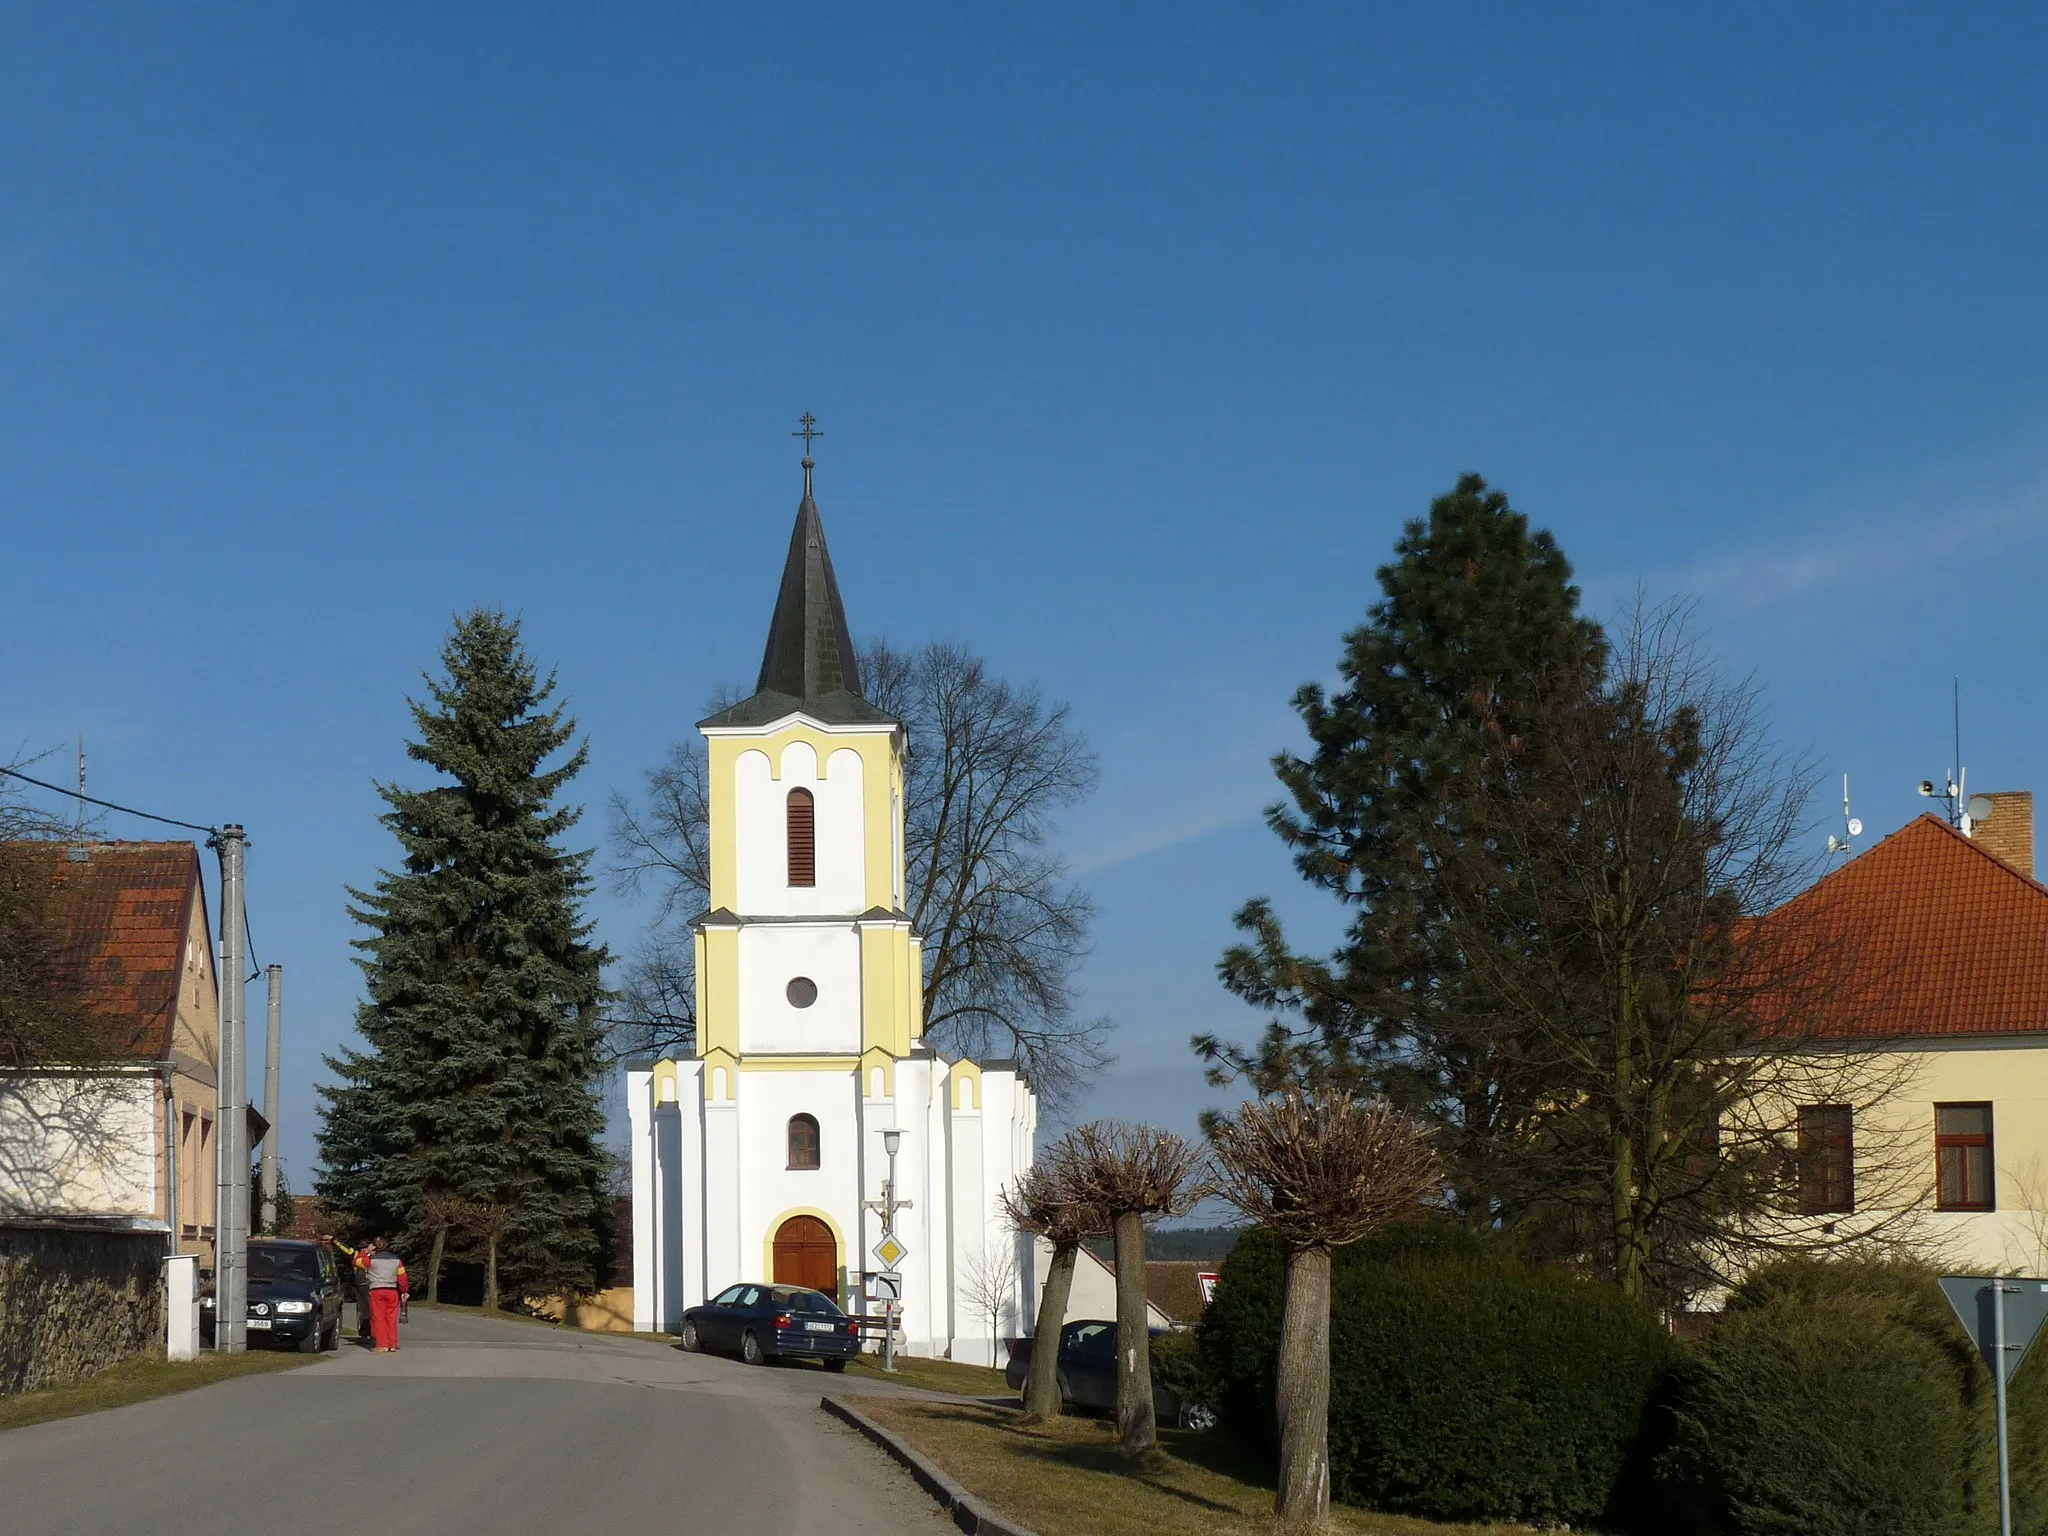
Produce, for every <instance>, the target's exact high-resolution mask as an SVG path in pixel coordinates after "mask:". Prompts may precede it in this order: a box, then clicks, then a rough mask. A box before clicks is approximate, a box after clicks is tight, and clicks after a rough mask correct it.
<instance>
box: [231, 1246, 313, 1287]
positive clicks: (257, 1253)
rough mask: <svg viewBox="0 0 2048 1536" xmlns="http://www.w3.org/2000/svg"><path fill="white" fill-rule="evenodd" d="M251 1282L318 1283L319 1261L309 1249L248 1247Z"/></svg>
mask: <svg viewBox="0 0 2048 1536" xmlns="http://www.w3.org/2000/svg"><path fill="white" fill-rule="evenodd" d="M249 1278H250V1279H251V1280H304V1281H306V1282H308V1283H310V1284H313V1285H318V1284H319V1283H320V1260H319V1258H318V1256H317V1255H315V1254H314V1252H313V1250H312V1249H310V1248H267V1247H262V1248H259V1247H258V1246H257V1245H256V1244H254V1243H251V1244H250V1245H249Z"/></svg>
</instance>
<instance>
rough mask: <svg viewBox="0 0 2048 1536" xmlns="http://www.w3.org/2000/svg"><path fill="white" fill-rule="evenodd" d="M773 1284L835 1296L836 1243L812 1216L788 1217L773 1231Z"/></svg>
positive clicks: (823, 1225)
mask: <svg viewBox="0 0 2048 1536" xmlns="http://www.w3.org/2000/svg"><path fill="white" fill-rule="evenodd" d="M775 1283H776V1284H777V1285H801V1286H805V1287H808V1288H809V1289H811V1290H814V1291H823V1292H824V1293H825V1294H826V1295H827V1296H830V1297H832V1298H833V1299H834V1300H837V1299H838V1296H839V1245H838V1244H837V1243H836V1242H834V1241H833V1238H832V1229H831V1228H830V1227H828V1226H826V1225H825V1223H824V1222H822V1221H820V1220H818V1218H817V1217H815V1216H792V1217H790V1218H789V1220H787V1221H785V1222H784V1223H783V1224H782V1225H781V1226H780V1227H779V1228H777V1229H776V1232H775Z"/></svg>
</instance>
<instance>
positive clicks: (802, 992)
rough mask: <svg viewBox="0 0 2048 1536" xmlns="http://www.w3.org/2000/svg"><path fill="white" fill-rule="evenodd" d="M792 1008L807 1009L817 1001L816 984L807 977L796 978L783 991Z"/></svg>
mask: <svg viewBox="0 0 2048 1536" xmlns="http://www.w3.org/2000/svg"><path fill="white" fill-rule="evenodd" d="M783 995H784V996H786V997H787V998H788V999H789V1006H790V1007H792V1008H808V1007H810V1006H811V1004H813V1003H815V1002H816V1001H817V1000H818V984H817V983H816V982H815V981H813V980H811V978H810V977H808V976H797V977H793V978H792V979H791V980H790V983H789V985H788V986H787V987H785V988H784V989H783Z"/></svg>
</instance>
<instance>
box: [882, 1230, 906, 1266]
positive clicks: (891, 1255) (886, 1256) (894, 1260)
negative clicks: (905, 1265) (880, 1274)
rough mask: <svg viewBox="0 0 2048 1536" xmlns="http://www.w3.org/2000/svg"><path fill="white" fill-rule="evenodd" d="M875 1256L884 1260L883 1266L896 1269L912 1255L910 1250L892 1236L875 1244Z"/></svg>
mask: <svg viewBox="0 0 2048 1536" xmlns="http://www.w3.org/2000/svg"><path fill="white" fill-rule="evenodd" d="M875 1257H876V1258H878V1259H880V1260H881V1261H882V1266H883V1268H885V1269H894V1268H895V1267H896V1266H897V1265H898V1264H901V1263H902V1262H903V1261H904V1260H905V1259H907V1258H909V1257H910V1250H909V1249H908V1248H906V1247H904V1246H903V1245H902V1244H901V1243H899V1242H897V1241H896V1239H895V1238H894V1237H893V1236H890V1237H885V1238H883V1239H882V1240H881V1241H880V1242H879V1243H877V1244H875Z"/></svg>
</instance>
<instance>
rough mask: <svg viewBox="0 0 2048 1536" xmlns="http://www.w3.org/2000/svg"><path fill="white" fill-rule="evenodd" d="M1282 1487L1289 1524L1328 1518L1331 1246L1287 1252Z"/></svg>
mask: <svg viewBox="0 0 2048 1536" xmlns="http://www.w3.org/2000/svg"><path fill="white" fill-rule="evenodd" d="M1275 1399H1276V1407H1277V1409H1278V1412H1279V1418H1280V1490H1279V1492H1278V1494H1277V1495H1276V1496H1275V1498H1274V1501H1273V1510H1274V1513H1275V1514H1277V1515H1278V1516H1279V1517H1280V1518H1281V1519H1282V1520H1283V1521H1286V1522H1288V1523H1289V1524H1301V1525H1321V1524H1323V1523H1324V1522H1325V1521H1327V1520H1328V1519H1329V1518H1330V1250H1329V1249H1327V1248H1297V1249H1295V1250H1294V1251H1293V1252H1291V1253H1289V1254H1288V1255H1287V1289H1286V1294H1285V1298H1284V1299H1283V1301H1282V1302H1281V1310H1280V1378H1279V1390H1278V1391H1277V1393H1276V1394H1275Z"/></svg>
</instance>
